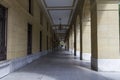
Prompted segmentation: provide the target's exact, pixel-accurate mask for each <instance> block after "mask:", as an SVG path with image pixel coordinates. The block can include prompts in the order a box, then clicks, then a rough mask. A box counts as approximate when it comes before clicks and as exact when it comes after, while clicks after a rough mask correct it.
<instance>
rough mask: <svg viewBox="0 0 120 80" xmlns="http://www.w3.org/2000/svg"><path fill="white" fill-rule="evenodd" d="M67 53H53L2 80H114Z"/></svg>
mask: <svg viewBox="0 0 120 80" xmlns="http://www.w3.org/2000/svg"><path fill="white" fill-rule="evenodd" d="M89 68H90V67H89V64H88V63H87V62H81V61H78V60H76V59H74V57H73V55H69V53H68V52H66V51H62V52H61V51H60V52H56V53H51V54H49V55H47V56H44V57H42V58H40V59H38V60H36V61H34V62H32V63H31V64H28V65H27V66H25V67H23V68H21V69H20V70H17V71H16V72H13V73H11V74H9V75H8V76H6V77H4V78H2V79H0V80H113V79H109V78H106V77H104V76H102V75H100V74H99V73H98V72H95V71H92V70H90V69H89Z"/></svg>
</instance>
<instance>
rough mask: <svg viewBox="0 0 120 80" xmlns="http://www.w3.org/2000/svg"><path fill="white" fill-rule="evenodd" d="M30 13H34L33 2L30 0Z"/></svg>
mask: <svg viewBox="0 0 120 80" xmlns="http://www.w3.org/2000/svg"><path fill="white" fill-rule="evenodd" d="M29 13H30V14H32V15H33V2H32V0H29Z"/></svg>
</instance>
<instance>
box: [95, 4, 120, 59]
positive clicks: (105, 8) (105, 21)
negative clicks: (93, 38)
mask: <svg viewBox="0 0 120 80" xmlns="http://www.w3.org/2000/svg"><path fill="white" fill-rule="evenodd" d="M97 5H98V6H97V15H98V16H97V17H98V29H97V30H98V57H99V58H100V59H107V58H108V59H114V58H120V53H119V9H118V8H119V5H118V4H112V3H104V4H102V3H98V4H97Z"/></svg>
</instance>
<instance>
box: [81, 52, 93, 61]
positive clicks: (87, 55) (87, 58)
mask: <svg viewBox="0 0 120 80" xmlns="http://www.w3.org/2000/svg"><path fill="white" fill-rule="evenodd" d="M83 60H88V61H91V53H83Z"/></svg>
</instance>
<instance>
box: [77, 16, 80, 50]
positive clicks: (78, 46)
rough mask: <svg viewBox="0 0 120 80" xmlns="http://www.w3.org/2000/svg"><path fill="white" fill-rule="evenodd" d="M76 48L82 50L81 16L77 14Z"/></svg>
mask: <svg viewBox="0 0 120 80" xmlns="http://www.w3.org/2000/svg"><path fill="white" fill-rule="evenodd" d="M76 41H77V42H76V50H77V51H80V18H79V15H78V16H77V20H76Z"/></svg>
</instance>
